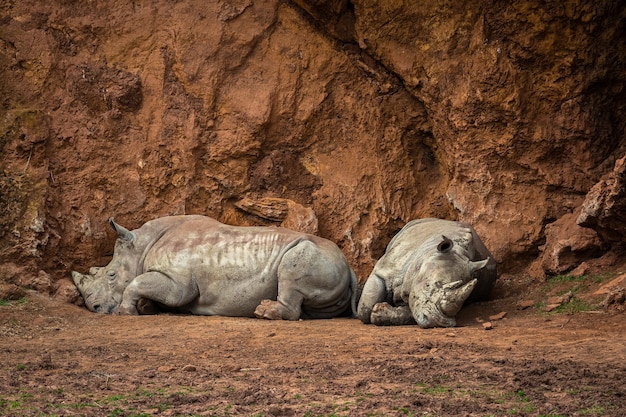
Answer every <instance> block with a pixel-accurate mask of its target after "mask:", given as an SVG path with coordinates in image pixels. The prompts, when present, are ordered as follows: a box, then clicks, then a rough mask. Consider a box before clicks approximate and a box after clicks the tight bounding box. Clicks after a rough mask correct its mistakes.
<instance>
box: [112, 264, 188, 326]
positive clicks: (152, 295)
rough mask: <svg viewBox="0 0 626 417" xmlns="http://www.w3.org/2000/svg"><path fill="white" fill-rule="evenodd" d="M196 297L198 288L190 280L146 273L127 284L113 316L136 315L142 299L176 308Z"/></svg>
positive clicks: (156, 273)
mask: <svg viewBox="0 0 626 417" xmlns="http://www.w3.org/2000/svg"><path fill="white" fill-rule="evenodd" d="M198 295H199V291H198V286H197V285H195V284H194V283H193V281H192V280H191V279H184V278H183V279H175V278H172V277H170V276H168V275H165V274H163V273H161V272H146V273H145V274H141V275H139V276H138V277H136V278H135V279H134V280H132V282H131V283H130V284H128V286H127V287H126V289H125V290H124V295H123V297H122V303H121V304H120V306H119V307H118V308H117V309H116V310H115V311H114V312H113V314H120V315H136V314H138V311H137V302H138V301H139V300H140V299H142V298H143V299H147V300H152V301H156V302H157V303H160V304H163V305H165V306H167V307H172V308H176V307H181V306H184V305H186V304H189V303H190V302H191V301H193V300H194V299H195V298H197V297H198Z"/></svg>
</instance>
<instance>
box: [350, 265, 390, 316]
mask: <svg viewBox="0 0 626 417" xmlns="http://www.w3.org/2000/svg"><path fill="white" fill-rule="evenodd" d="M386 298H387V289H386V288H385V281H383V280H382V279H381V278H380V277H379V276H378V275H375V274H372V275H370V276H369V278H368V279H367V281H365V285H364V286H363V291H362V292H361V298H360V300H359V307H358V308H357V317H358V318H359V320H361V321H362V322H363V323H365V324H369V323H371V320H372V310H373V308H374V306H375V305H376V304H378V303H381V302H383V301H385V299H386Z"/></svg>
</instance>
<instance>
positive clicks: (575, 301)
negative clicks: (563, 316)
mask: <svg viewBox="0 0 626 417" xmlns="http://www.w3.org/2000/svg"><path fill="white" fill-rule="evenodd" d="M597 309H598V306H597V305H594V304H591V303H588V302H587V301H583V300H581V299H579V298H576V297H574V298H572V299H571V300H570V302H569V303H566V304H561V305H560V306H558V307H557V308H556V310H554V311H555V312H557V313H568V314H574V313H581V312H583V311H594V310H597Z"/></svg>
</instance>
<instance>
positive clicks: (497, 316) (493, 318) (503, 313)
mask: <svg viewBox="0 0 626 417" xmlns="http://www.w3.org/2000/svg"><path fill="white" fill-rule="evenodd" d="M505 317H506V311H501V312H499V313H498V314H494V315H493V316H489V320H491V321H498V320H502V319H503V318H505Z"/></svg>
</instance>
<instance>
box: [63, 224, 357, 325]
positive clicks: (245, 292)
mask: <svg viewBox="0 0 626 417" xmlns="http://www.w3.org/2000/svg"><path fill="white" fill-rule="evenodd" d="M109 224H110V226H111V227H112V228H113V230H115V232H116V233H117V235H118V237H117V240H116V242H115V250H114V254H113V258H112V259H111V262H110V263H109V264H108V265H107V266H105V267H101V268H98V267H94V268H91V269H90V272H89V273H87V274H81V273H79V272H76V271H72V279H73V281H74V283H75V284H76V286H77V287H78V290H79V291H80V293H81V295H82V296H83V298H84V300H85V305H86V306H87V308H88V309H89V310H91V311H94V312H98V313H108V314H111V313H113V314H124V315H133V314H138V313H142V314H144V313H146V312H148V311H149V310H150V309H149V307H155V306H158V307H159V310H162V309H165V310H167V311H174V312H184V313H191V314H198V315H222V316H233V317H258V318H265V319H275V320H278V319H286V320H298V319H300V318H330V317H335V316H339V315H342V314H344V313H345V314H352V315H355V314H356V294H357V280H356V276H355V274H354V272H353V271H352V269H351V268H350V266H349V265H348V262H347V260H346V258H345V257H344V255H343V253H342V252H341V250H339V248H338V247H337V246H336V245H335V244H334V243H333V242H331V241H329V240H327V239H324V238H321V237H319V236H314V235H309V234H304V233H299V232H295V231H292V230H289V229H284V228H280V227H260V226H259V227H241V226H229V225H226V224H223V223H220V222H219V221H217V220H215V219H212V218H210V217H206V216H200V215H182V216H168V217H161V218H158V219H155V220H151V221H148V222H147V223H145V224H144V225H143V226H141V227H140V228H138V229H136V230H133V231H130V230H128V229H126V228H124V227H123V226H120V225H119V224H117V223H116V222H115V221H114V220H113V219H112V218H111V219H109Z"/></svg>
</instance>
